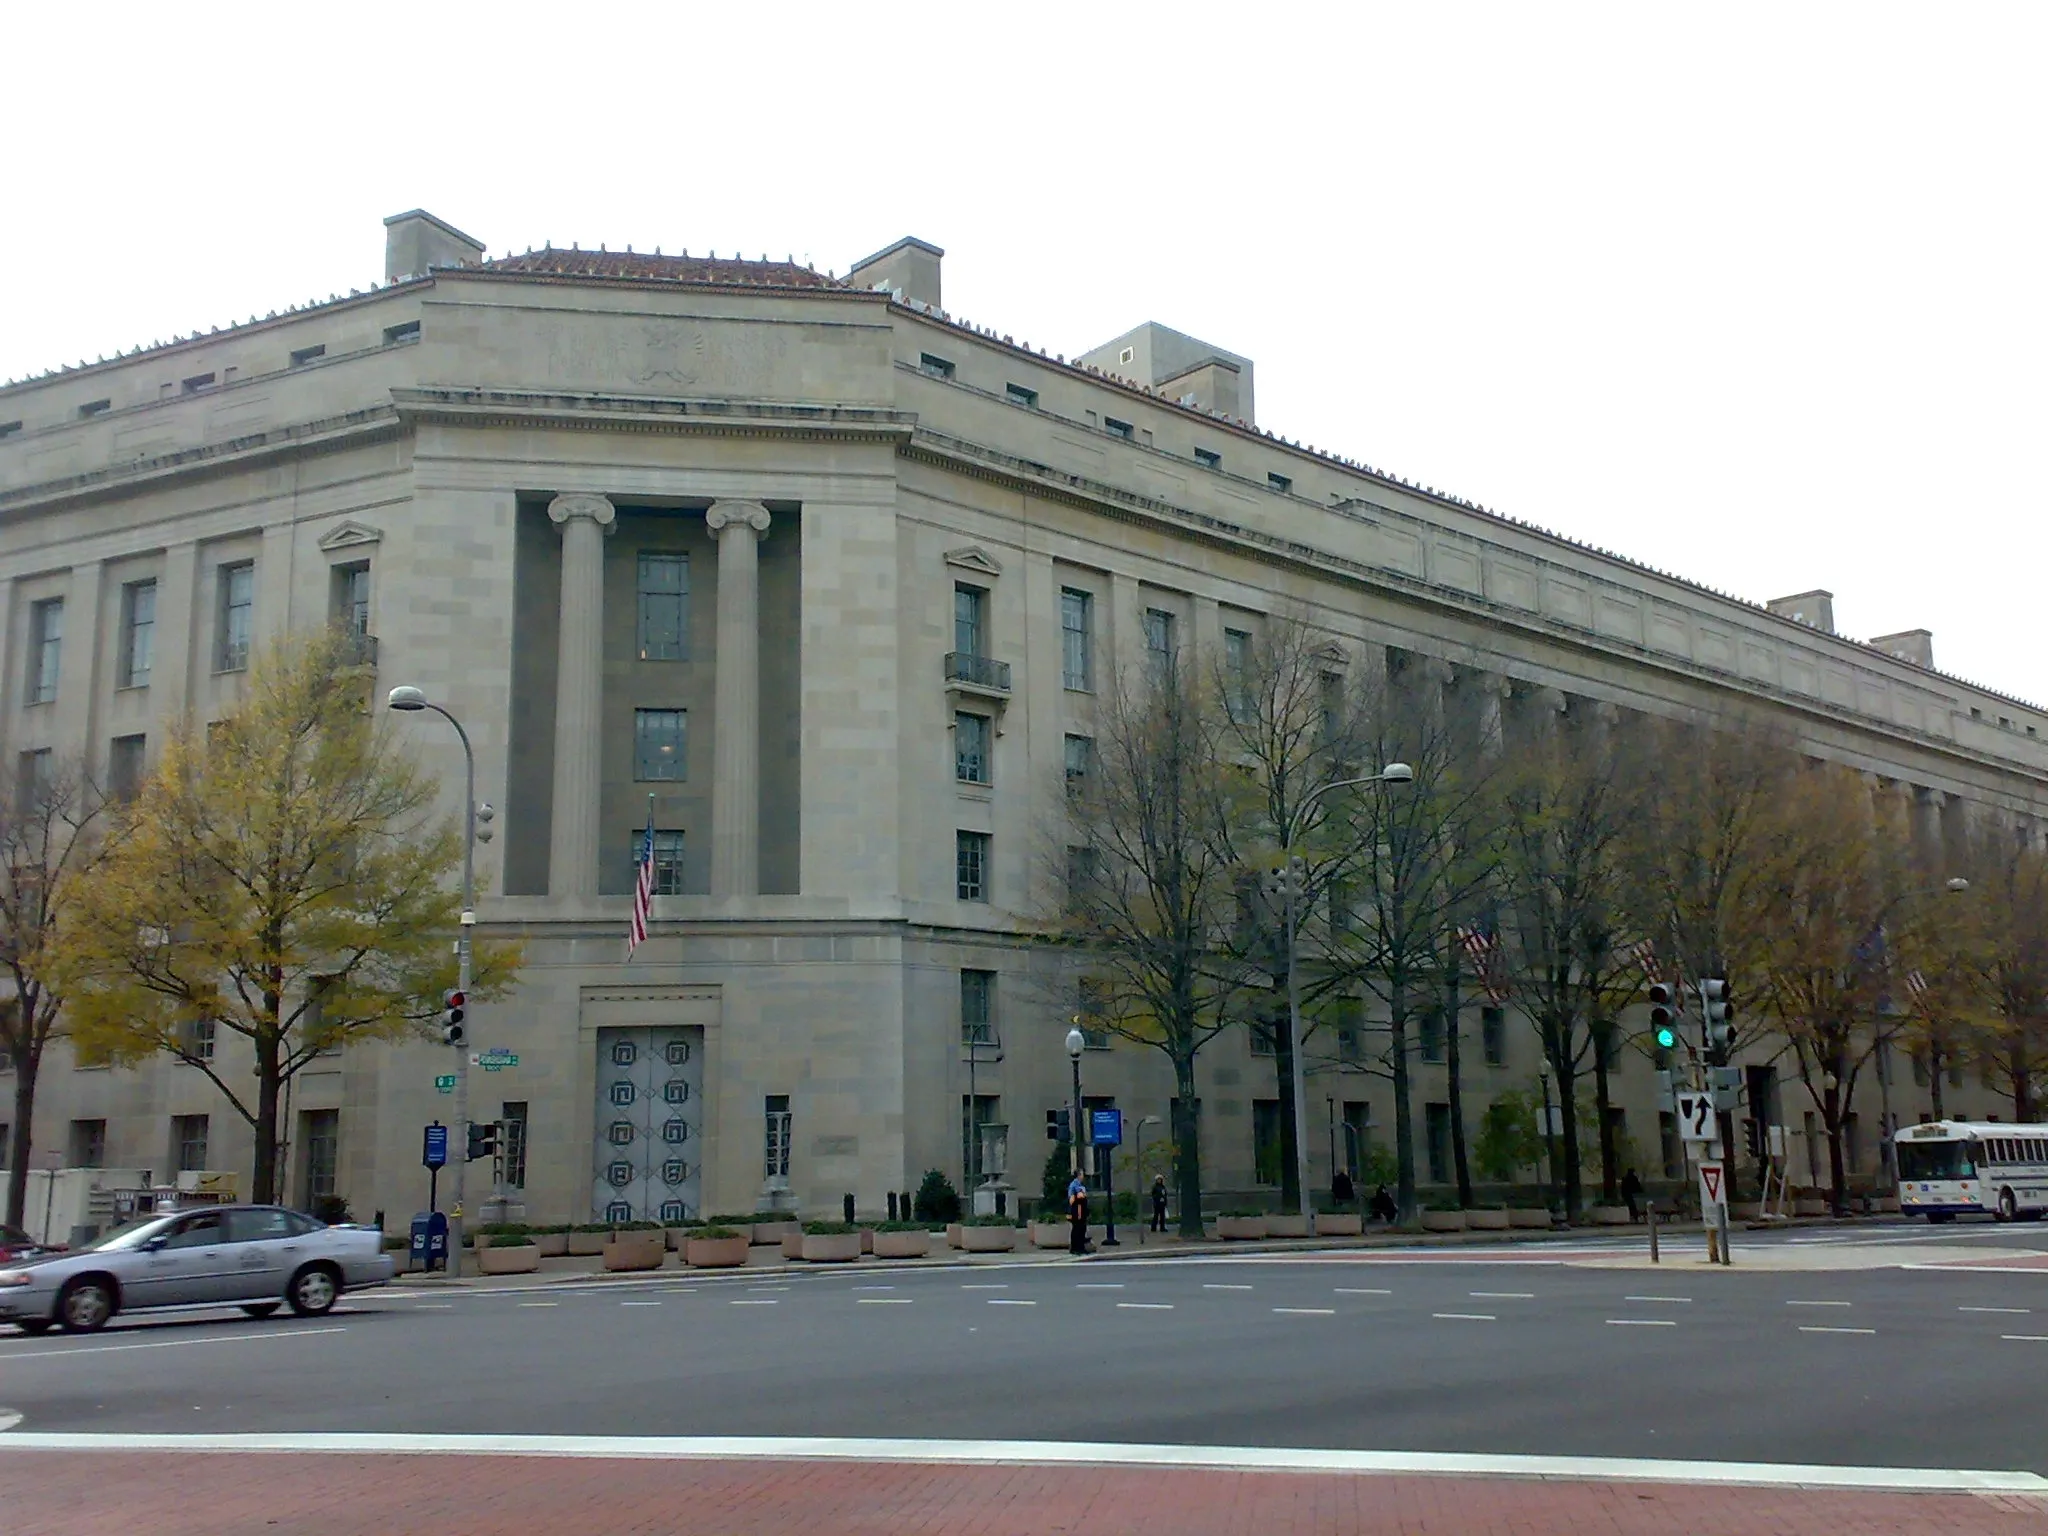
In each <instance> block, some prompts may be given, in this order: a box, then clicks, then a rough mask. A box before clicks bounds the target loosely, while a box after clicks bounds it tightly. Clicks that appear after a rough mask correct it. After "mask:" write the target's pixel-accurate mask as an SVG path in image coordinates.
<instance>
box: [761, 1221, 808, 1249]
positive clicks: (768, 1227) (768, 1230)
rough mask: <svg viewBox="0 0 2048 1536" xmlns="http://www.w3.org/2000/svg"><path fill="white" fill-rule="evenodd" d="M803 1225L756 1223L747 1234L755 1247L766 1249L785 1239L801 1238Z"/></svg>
mask: <svg viewBox="0 0 2048 1536" xmlns="http://www.w3.org/2000/svg"><path fill="white" fill-rule="evenodd" d="M803 1235H804V1224H803V1223H802V1222H800V1221H757V1222H755V1223H753V1226H752V1228H751V1230H750V1231H749V1233H748V1237H749V1239H750V1240H751V1241H752V1242H753V1243H755V1244H756V1245H757V1246H760V1247H764V1248H765V1247H766V1246H767V1245H768V1244H770V1243H779V1242H782V1241H784V1240H785V1239H787V1238H792V1237H802V1236H803Z"/></svg>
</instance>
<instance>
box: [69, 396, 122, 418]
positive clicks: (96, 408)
mask: <svg viewBox="0 0 2048 1536" xmlns="http://www.w3.org/2000/svg"><path fill="white" fill-rule="evenodd" d="M113 408H114V402H113V401H111V400H88V401H86V402H85V404H83V405H81V406H80V407H79V408H78V414H79V417H80V419H81V420H85V419H90V418H91V417H94V416H99V415H102V414H104V413H105V412H107V411H111V410H112V409H113Z"/></svg>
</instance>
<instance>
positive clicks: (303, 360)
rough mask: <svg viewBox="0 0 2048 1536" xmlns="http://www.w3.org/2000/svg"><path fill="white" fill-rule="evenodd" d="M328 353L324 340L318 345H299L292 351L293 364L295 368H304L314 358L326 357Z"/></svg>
mask: <svg viewBox="0 0 2048 1536" xmlns="http://www.w3.org/2000/svg"><path fill="white" fill-rule="evenodd" d="M326 355H327V346H326V344H325V343H324V342H323V343H322V344H321V345H319V346H317V347H299V348H297V349H296V350H295V351H294V352H293V353H292V366H293V367H294V368H303V367H305V366H306V364H308V363H310V362H312V361H313V359H314V358H316V357H325V356H326Z"/></svg>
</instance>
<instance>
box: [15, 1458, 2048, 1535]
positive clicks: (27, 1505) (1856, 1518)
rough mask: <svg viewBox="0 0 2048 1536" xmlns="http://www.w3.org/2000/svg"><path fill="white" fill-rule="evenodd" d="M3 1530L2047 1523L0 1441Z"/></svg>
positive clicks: (1689, 1496) (1895, 1501) (1891, 1497)
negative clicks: (46, 1447)
mask: <svg viewBox="0 0 2048 1536" xmlns="http://www.w3.org/2000/svg"><path fill="white" fill-rule="evenodd" d="M0 1526H4V1528H5V1529H6V1531H7V1532H8V1533H9V1536H130V1533H132V1532H134V1531H136V1530H138V1529H144V1530H147V1531H148V1532H149V1533H150V1536H242V1533H263V1536H298V1533H302V1532H303V1533H307V1536H390V1533H392V1532H403V1531H421V1532H431V1533H433V1536H512V1533H519V1536H531V1533H534V1532H591V1533H603V1536H635V1533H646V1536H780V1533H784V1532H789V1533H802V1536H820V1533H827V1532H829V1533H832V1536H884V1533H887V1536H942V1533H955V1532H957V1533H963V1536H965V1533H972V1536H1047V1533H1055V1532H1056V1533H1061V1536H1082V1533H1091V1536H1092V1533H1101V1536H1226V1533H1227V1536H1290V1533H1294V1532H1315V1533H1317V1536H1329V1533H1338V1532H1353V1531H1356V1532H1394V1531H1418V1532H1441V1533H1454V1536H1547V1533H1551V1532H1558V1533H1570V1536H1622V1533H1635V1532H1643V1533H1652V1532H1654V1533H1658V1536H1669V1533H1671V1532H1678V1531H1713V1532H1715V1533H1717V1536H1746V1533H1750V1532H1771V1533H1783V1536H1819V1533H1826V1536H1875V1533H1879V1532H1923V1531H1924V1532H1943V1533H1946V1536H2041V1533H2042V1532H2043V1531H2048V1500H2042V1499H2035V1498H2028V1497H2020V1496H2013V1495H1988V1494H1891V1493H1843V1492H1834V1491H1821V1490H1813V1489H1790V1488H1729V1487H1713V1486H1707V1487H1698V1486H1683V1487H1680V1486H1671V1485H1663V1484H1643V1483H1574V1482H1563V1481H1541V1482H1538V1481H1526V1480H1519V1479H1513V1478H1453V1477H1408V1476H1335V1475H1328V1474H1321V1473H1291V1472H1225V1471H1208V1470H1204V1471H1194V1470H1155V1469H1145V1468H1129V1467H1009V1466H925V1465H914V1464H906V1463H894V1462H867V1463H849V1462H803V1461H797V1462H772V1461H744V1462H740V1461H693V1460H608V1459H595V1458H590V1459H582V1458H567V1457H514V1456H464V1455H412V1456H351V1455H338V1454H330V1455H297V1454H289V1453H281V1452H280V1453H261V1454H244V1455H241V1456H238V1457H232V1458H231V1457H229V1456H226V1455H220V1454H212V1455H208V1454H197V1455H195V1454H183V1453H175V1452H169V1453H164V1452H156V1453H152V1452H128V1453H123V1454H121V1455H117V1456H109V1455H103V1454H91V1453H79V1452H71V1451H42V1450H19V1451H0Z"/></svg>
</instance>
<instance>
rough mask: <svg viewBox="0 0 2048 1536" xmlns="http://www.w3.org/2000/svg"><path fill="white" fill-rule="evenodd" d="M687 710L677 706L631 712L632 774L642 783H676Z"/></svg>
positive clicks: (680, 771) (681, 765)
mask: <svg viewBox="0 0 2048 1536" xmlns="http://www.w3.org/2000/svg"><path fill="white" fill-rule="evenodd" d="M688 721H689V713H688V711H687V710H681V709H636V710H634V711H633V777H634V778H636V779H639V780H641V781H642V782H643V783H659V782H664V781H672V782H680V781H681V779H682V778H683V776H684V775H683V768H684V762H683V744H684V742H683V738H684V732H685V729H686V727H687V725H688Z"/></svg>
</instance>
